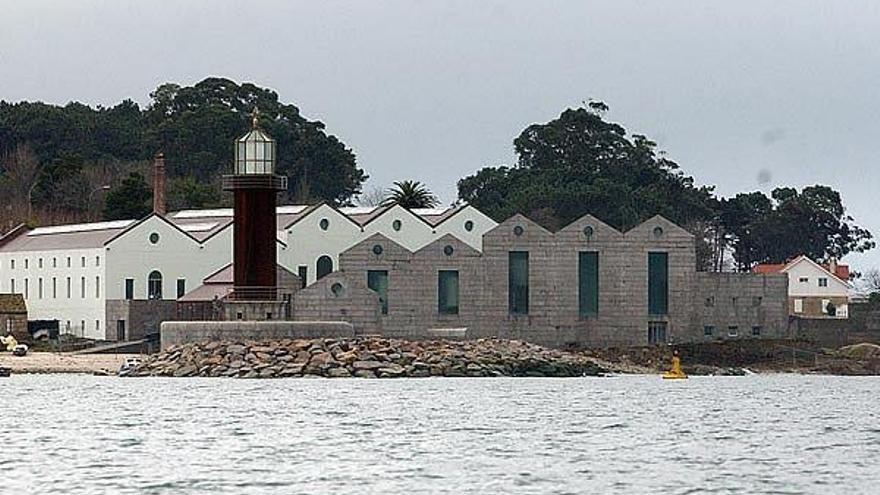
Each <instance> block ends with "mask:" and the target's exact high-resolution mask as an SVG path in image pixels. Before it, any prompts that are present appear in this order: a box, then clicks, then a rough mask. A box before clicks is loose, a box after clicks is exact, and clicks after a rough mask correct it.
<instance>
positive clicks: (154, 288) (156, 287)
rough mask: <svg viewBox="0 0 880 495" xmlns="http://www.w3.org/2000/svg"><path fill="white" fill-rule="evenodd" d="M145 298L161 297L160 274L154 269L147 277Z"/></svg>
mask: <svg viewBox="0 0 880 495" xmlns="http://www.w3.org/2000/svg"><path fill="white" fill-rule="evenodd" d="M147 298H149V299H162V274H161V273H159V272H158V271H156V270H153V271H152V272H150V276H149V277H147Z"/></svg>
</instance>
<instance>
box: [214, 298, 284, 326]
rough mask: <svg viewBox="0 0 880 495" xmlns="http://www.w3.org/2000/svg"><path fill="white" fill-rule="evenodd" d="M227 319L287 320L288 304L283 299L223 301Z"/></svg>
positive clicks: (224, 315) (224, 313) (224, 314)
mask: <svg viewBox="0 0 880 495" xmlns="http://www.w3.org/2000/svg"><path fill="white" fill-rule="evenodd" d="M222 305H223V306H222V307H223V317H224V319H225V320H229V321H231V320H249V321H263V320H287V319H289V311H288V305H287V303H285V302H282V301H230V300H228V299H227V300H224V301H223V303H222Z"/></svg>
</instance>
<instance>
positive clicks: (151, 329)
mask: <svg viewBox="0 0 880 495" xmlns="http://www.w3.org/2000/svg"><path fill="white" fill-rule="evenodd" d="M106 311H107V313H106V314H107V318H106V321H107V324H106V325H105V328H104V332H105V338H106V339H107V340H119V338H118V331H117V329H118V328H119V326H118V325H119V323H118V322H119V321H124V322H125V338H124V340H139V339H142V338H144V337H146V336H148V335H151V334H157V333H159V325H160V324H161V323H162V322H163V321H168V320H173V319H174V318H175V317H176V316H177V302H176V301H173V300H164V299H163V300H160V299H154V300H144V299H133V300H126V299H108V300H107V303H106Z"/></svg>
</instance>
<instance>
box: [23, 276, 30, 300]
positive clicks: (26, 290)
mask: <svg viewBox="0 0 880 495" xmlns="http://www.w3.org/2000/svg"><path fill="white" fill-rule="evenodd" d="M28 285H29V284H28V279H24V298H25V299H27V298H28V296H29V295H30V294H29V292H30V287H28Z"/></svg>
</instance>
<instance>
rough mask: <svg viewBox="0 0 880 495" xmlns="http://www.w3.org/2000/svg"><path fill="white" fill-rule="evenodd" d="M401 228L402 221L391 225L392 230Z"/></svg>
mask: <svg viewBox="0 0 880 495" xmlns="http://www.w3.org/2000/svg"><path fill="white" fill-rule="evenodd" d="M401 227H403V222H401V221H400V220H395V221H393V222H392V223H391V228H393V229H394V230H400V228H401Z"/></svg>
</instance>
